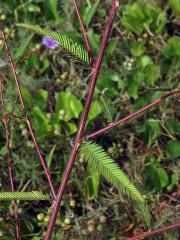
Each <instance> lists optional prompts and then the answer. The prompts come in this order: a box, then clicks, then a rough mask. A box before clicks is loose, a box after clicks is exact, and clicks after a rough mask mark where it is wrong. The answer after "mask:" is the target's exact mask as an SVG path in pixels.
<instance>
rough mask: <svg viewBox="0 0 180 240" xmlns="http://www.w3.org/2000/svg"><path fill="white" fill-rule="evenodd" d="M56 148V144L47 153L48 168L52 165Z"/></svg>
mask: <svg viewBox="0 0 180 240" xmlns="http://www.w3.org/2000/svg"><path fill="white" fill-rule="evenodd" d="M55 149H56V145H54V146H53V148H52V149H51V151H50V153H49V154H47V156H46V163H47V167H48V169H49V168H50V167H51V164H52V160H53V155H54V151H55Z"/></svg>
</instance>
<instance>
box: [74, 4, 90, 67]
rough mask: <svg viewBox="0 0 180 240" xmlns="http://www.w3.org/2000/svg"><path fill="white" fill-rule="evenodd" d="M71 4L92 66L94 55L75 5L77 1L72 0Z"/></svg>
mask: <svg viewBox="0 0 180 240" xmlns="http://www.w3.org/2000/svg"><path fill="white" fill-rule="evenodd" d="M73 4H74V8H75V11H76V14H77V17H78V20H79V23H80V26H81V30H82V33H83V36H84V40H85V43H86V47H87V51H88V55H89V58H90V59H91V66H92V67H93V66H94V56H93V52H92V49H91V46H90V43H89V39H88V36H87V33H86V29H85V26H84V23H83V20H82V17H81V15H80V11H79V8H78V5H77V1H76V0H73Z"/></svg>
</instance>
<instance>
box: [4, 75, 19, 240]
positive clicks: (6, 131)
mask: <svg viewBox="0 0 180 240" xmlns="http://www.w3.org/2000/svg"><path fill="white" fill-rule="evenodd" d="M0 96H1V106H2V114H3V116H5V114H6V107H5V100H4V94H3V78H2V74H1V72H0ZM3 123H4V128H5V136H6V149H7V162H8V171H9V179H10V185H11V191H12V192H15V187H14V178H13V173H12V159H11V149H10V144H9V127H8V119H6V118H4V119H3ZM13 207H14V217H15V221H16V239H17V240H21V236H20V229H19V220H18V209H17V204H16V201H13Z"/></svg>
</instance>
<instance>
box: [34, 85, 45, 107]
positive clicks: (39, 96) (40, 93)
mask: <svg viewBox="0 0 180 240" xmlns="http://www.w3.org/2000/svg"><path fill="white" fill-rule="evenodd" d="M35 99H36V102H37V104H38V105H39V106H40V107H41V109H43V108H45V107H46V103H47V99H48V92H47V90H44V89H38V90H37V92H36V96H35Z"/></svg>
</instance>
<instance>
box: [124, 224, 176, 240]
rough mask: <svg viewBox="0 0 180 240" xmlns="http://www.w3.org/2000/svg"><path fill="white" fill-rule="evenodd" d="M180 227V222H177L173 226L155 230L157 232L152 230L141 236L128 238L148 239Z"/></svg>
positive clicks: (129, 239)
mask: <svg viewBox="0 0 180 240" xmlns="http://www.w3.org/2000/svg"><path fill="white" fill-rule="evenodd" d="M178 227H180V222H177V223H175V224H171V225H167V226H164V227H161V228H158V229H155V230H150V231H148V232H144V233H142V234H140V235H138V236H135V237H130V238H128V240H139V239H143V238H144V237H148V236H151V235H154V234H157V233H160V232H165V231H169V230H171V229H175V228H178Z"/></svg>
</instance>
